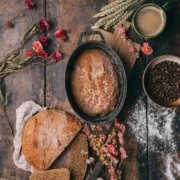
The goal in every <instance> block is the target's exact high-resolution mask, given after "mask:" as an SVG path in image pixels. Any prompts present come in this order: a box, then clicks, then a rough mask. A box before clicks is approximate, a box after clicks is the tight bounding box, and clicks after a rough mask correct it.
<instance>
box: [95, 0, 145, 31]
mask: <svg viewBox="0 0 180 180" xmlns="http://www.w3.org/2000/svg"><path fill="white" fill-rule="evenodd" d="M144 1H145V0H116V1H115V2H113V3H111V4H108V5H106V6H104V7H103V8H101V10H100V12H99V13H97V14H96V15H95V16H94V18H100V19H99V20H98V21H97V22H96V23H95V25H94V26H93V27H92V28H93V29H97V28H100V27H103V28H104V29H108V28H110V27H115V26H116V24H121V23H123V22H124V21H125V20H127V19H128V18H129V17H130V16H131V15H132V14H133V12H134V11H135V10H136V9H137V8H138V7H139V6H140V5H142V4H143V2H144Z"/></svg>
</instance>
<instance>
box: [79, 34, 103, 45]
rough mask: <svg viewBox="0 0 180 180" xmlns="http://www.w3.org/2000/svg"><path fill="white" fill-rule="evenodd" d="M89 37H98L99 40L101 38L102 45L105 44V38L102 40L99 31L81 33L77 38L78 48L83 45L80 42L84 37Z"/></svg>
mask: <svg viewBox="0 0 180 180" xmlns="http://www.w3.org/2000/svg"><path fill="white" fill-rule="evenodd" d="M91 35H99V36H100V38H101V41H102V42H103V43H106V41H105V38H104V36H103V34H102V33H101V32H100V31H85V32H82V33H81V34H80V36H79V40H78V46H79V45H81V44H82V43H83V42H82V40H83V37H84V36H91Z"/></svg>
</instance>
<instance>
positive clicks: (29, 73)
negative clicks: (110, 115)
mask: <svg viewBox="0 0 180 180" xmlns="http://www.w3.org/2000/svg"><path fill="white" fill-rule="evenodd" d="M112 1H113V0H109V2H112ZM107 3H108V0H38V1H37V6H36V8H35V9H33V10H28V9H26V10H24V7H25V6H24V1H22V0H14V1H12V0H1V1H0V41H1V42H0V59H3V57H5V56H6V55H7V54H8V53H9V52H11V51H12V50H14V49H15V48H16V47H17V46H19V43H20V40H21V38H22V34H24V33H25V31H26V30H27V29H28V28H29V27H30V26H31V25H32V24H33V23H35V22H37V21H38V20H39V19H40V18H42V17H45V18H47V19H49V20H50V21H51V22H52V24H54V26H53V27H52V28H51V30H50V31H49V32H48V33H45V34H43V33H42V35H46V36H48V37H50V38H52V39H54V34H53V32H54V30H55V29H54V27H62V28H64V29H67V30H68V35H69V40H68V42H66V43H60V42H59V43H57V44H56V45H52V46H54V48H56V49H59V48H60V49H61V50H62V51H63V52H64V54H65V57H64V60H63V61H61V62H58V63H55V64H51V65H48V66H47V65H46V64H45V63H44V62H38V63H36V64H30V65H28V66H27V67H25V68H23V69H22V70H21V71H19V72H18V73H15V74H11V75H9V76H7V77H6V78H4V79H3V81H2V82H1V87H2V89H3V92H6V94H8V104H7V106H6V107H5V109H3V108H2V107H0V179H8V180H11V179H16V180H25V179H28V176H29V173H27V172H25V171H22V170H20V169H18V168H17V167H16V166H15V165H14V163H13V160H12V153H13V134H12V133H11V130H10V127H11V128H12V129H13V132H15V119H16V117H15V110H16V108H17V107H18V106H19V105H21V103H22V102H24V101H27V100H33V101H35V102H37V103H39V104H41V105H46V106H47V107H57V108H58V107H59V106H60V104H61V102H62V100H65V99H66V94H65V88H64V71H65V67H66V63H67V60H68V58H69V56H70V55H71V53H72V51H73V50H74V49H75V47H76V43H77V38H78V35H79V33H80V32H82V31H83V30H86V29H89V28H90V25H91V23H92V16H93V15H94V14H95V13H96V12H97V11H98V10H99V8H100V7H102V6H103V5H104V4H107ZM179 10H180V3H179V1H177V3H176V5H175V7H173V9H171V10H170V12H169V13H168V25H167V27H166V30H165V31H164V32H163V34H162V35H161V36H159V38H156V39H154V40H151V41H150V43H151V44H152V46H153V48H154V53H153V55H152V56H150V57H143V56H141V58H140V60H137V62H136V64H135V67H134V69H133V71H132V73H131V76H130V79H129V85H128V95H127V101H126V104H125V106H124V108H123V111H122V112H121V114H120V119H121V120H123V122H125V123H126V122H128V123H127V124H128V125H129V124H130V123H131V122H130V120H129V119H128V118H129V115H127V114H129V111H130V112H131V110H132V109H133V106H135V102H136V101H137V99H138V98H139V97H141V99H142V101H141V105H142V104H144V106H142V107H143V108H141V114H140V115H141V117H142V116H143V117H144V118H145V121H144V122H145V123H144V126H143V127H142V128H141V130H143V133H144V132H145V146H144V145H142V144H141V143H140V142H139V141H138V140H137V139H136V137H135V135H133V133H132V129H131V128H127V129H128V131H127V133H126V134H127V135H126V149H127V152H128V156H129V157H128V159H127V160H125V161H124V163H123V166H122V179H126V180H141V179H142V180H148V179H150V180H166V179H168V180H178V179H180V169H179V171H178V169H177V171H176V172H174V173H173V176H167V174H166V173H164V172H165V167H166V165H167V162H166V161H165V158H164V157H165V155H166V152H168V150H169V148H171V147H169V146H161V144H157V145H156V149H155V151H151V149H150V144H152V143H153V142H152V141H154V139H151V138H150V137H149V129H148V125H149V123H150V121H151V119H150V118H149V116H148V113H149V111H150V110H152V108H154V107H152V106H154V105H153V104H152V103H150V102H149V100H148V99H147V98H146V97H145V95H144V94H143V91H142V87H141V77H142V72H143V69H144V68H145V66H146V64H147V63H148V62H149V61H151V60H152V59H153V58H154V57H157V56H159V55H162V54H174V55H178V56H180V14H178V13H179ZM22 11H23V12H24V13H23V15H22V16H18V17H17V18H15V19H14V23H15V27H14V28H13V29H8V28H7V27H6V26H5V24H6V23H7V21H8V20H11V19H13V17H14V16H16V15H17V14H19V13H20V12H22ZM129 34H130V36H131V37H132V38H133V39H134V40H136V41H137V42H142V40H140V39H139V38H138V37H137V36H136V35H135V34H134V33H133V32H130V33H129ZM31 43H32V42H29V43H28V44H27V45H26V46H25V48H27V47H30V45H31ZM155 108H157V107H156V106H155ZM4 112H5V113H4ZM127 112H128V113H127ZM132 113H135V112H134V111H132ZM157 113H158V111H157ZM162 116H163V115H162ZM158 117H159V118H160V119H161V114H158ZM8 122H9V124H10V127H9V125H8ZM127 127H129V126H127ZM173 127H174V128H173V137H174V141H175V145H176V147H177V148H176V149H175V150H174V151H173V152H172V153H174V154H177V156H178V155H179V156H180V134H179V129H180V111H179V110H178V109H177V110H176V114H175V116H174V119H173ZM143 135H144V134H143ZM171 163H173V162H171Z"/></svg>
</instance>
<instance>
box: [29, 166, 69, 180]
mask: <svg viewBox="0 0 180 180" xmlns="http://www.w3.org/2000/svg"><path fill="white" fill-rule="evenodd" d="M29 180H70V172H69V170H68V169H65V168H62V169H52V170H49V171H44V172H39V173H36V174H31V175H30V176H29Z"/></svg>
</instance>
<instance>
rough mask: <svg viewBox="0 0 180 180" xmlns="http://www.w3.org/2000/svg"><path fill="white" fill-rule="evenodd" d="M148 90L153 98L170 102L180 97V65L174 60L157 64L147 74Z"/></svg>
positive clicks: (161, 101) (162, 101)
mask: <svg viewBox="0 0 180 180" xmlns="http://www.w3.org/2000/svg"><path fill="white" fill-rule="evenodd" d="M146 80H147V82H146V85H147V90H148V93H149V94H150V96H151V97H152V99H154V100H156V101H158V102H160V103H169V102H173V101H175V100H177V99H178V98H180V65H179V64H178V63H176V62H172V61H164V62H161V63H159V64H157V65H156V66H155V67H154V68H153V69H151V70H150V72H149V73H148V75H147V79H146Z"/></svg>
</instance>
